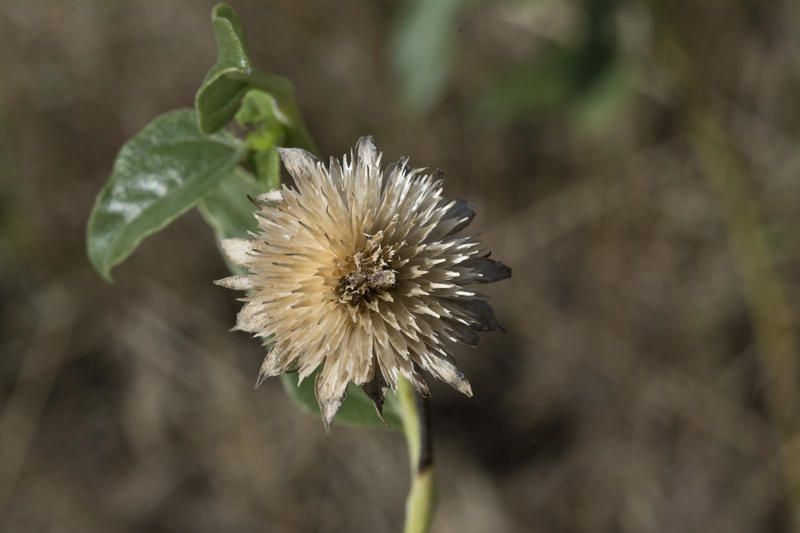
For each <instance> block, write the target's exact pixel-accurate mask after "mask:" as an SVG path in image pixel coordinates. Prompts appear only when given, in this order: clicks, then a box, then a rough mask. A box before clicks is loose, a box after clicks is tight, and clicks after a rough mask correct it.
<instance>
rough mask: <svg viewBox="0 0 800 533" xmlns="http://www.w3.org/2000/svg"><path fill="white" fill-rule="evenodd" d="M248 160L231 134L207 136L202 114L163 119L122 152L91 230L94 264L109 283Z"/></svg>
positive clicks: (89, 240)
mask: <svg viewBox="0 0 800 533" xmlns="http://www.w3.org/2000/svg"><path fill="white" fill-rule="evenodd" d="M246 155H247V149H246V146H245V145H244V144H243V143H241V142H240V141H238V140H236V139H235V138H233V137H232V136H230V135H227V134H216V135H213V136H205V135H203V134H201V133H200V131H199V130H198V129H197V115H196V114H195V112H194V111H191V110H188V109H183V110H178V111H173V112H171V113H167V114H165V115H161V116H160V117H158V118H156V119H155V120H154V121H153V122H151V123H150V124H148V125H147V126H145V128H144V129H143V130H142V131H141V132H139V133H138V134H137V135H136V136H135V137H133V139H131V140H130V141H128V142H127V143H126V144H125V145H124V146H123V147H122V150H120V152H119V155H118V156H117V159H116V161H115V162H114V169H113V171H112V173H111V177H110V178H109V180H108V182H107V183H106V184H105V186H104V187H103V188H102V190H101V191H100V193H99V194H98V196H97V200H96V201H95V205H94V208H93V209H92V214H91V216H90V218H89V224H88V227H87V231H86V245H87V252H88V255H89V260H90V261H91V263H92V265H93V266H94V268H95V269H96V270H97V272H98V273H100V275H101V276H103V277H104V278H105V279H106V280H108V281H111V268H112V267H114V266H115V265H117V264H119V263H121V262H122V261H124V260H125V259H126V258H127V257H128V256H129V255H130V254H131V253H133V251H134V250H135V249H136V247H137V246H138V245H139V243H140V242H141V241H142V239H144V238H145V237H146V236H148V235H150V234H151V233H154V232H156V231H158V230H160V229H162V228H164V227H165V226H166V225H167V224H169V223H170V222H172V221H173V220H175V219H176V218H177V217H179V216H180V215H181V214H183V213H184V212H186V211H187V210H188V209H190V208H191V207H193V206H195V205H196V204H197V203H198V202H199V201H200V200H201V198H203V196H204V195H205V194H206V193H207V192H208V191H210V190H211V189H212V188H213V187H214V186H215V185H217V184H218V183H219V182H220V181H221V180H223V179H224V178H225V177H226V176H228V175H229V174H230V172H231V170H233V168H234V167H235V166H236V165H237V164H238V163H239V162H240V161H241V160H242V159H243V158H244V157H245V156H246Z"/></svg>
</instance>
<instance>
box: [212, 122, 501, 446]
mask: <svg viewBox="0 0 800 533" xmlns="http://www.w3.org/2000/svg"><path fill="white" fill-rule="evenodd" d="M279 152H280V155H281V158H282V159H283V163H284V164H285V165H286V168H287V169H288V171H289V173H291V175H292V176H293V177H294V180H295V183H296V185H297V190H293V189H291V188H288V187H286V186H285V185H284V186H283V187H282V189H281V190H280V191H278V190H274V191H271V192H269V193H267V194H264V195H262V196H260V197H259V198H258V199H257V200H256V201H254V204H256V206H257V208H258V209H257V211H256V217H257V218H258V223H259V229H260V233H259V234H258V235H255V234H254V235H253V238H252V239H226V240H224V241H222V246H223V248H224V250H225V253H226V254H227V255H228V257H230V259H231V260H232V261H233V262H234V263H236V264H238V265H240V266H242V267H245V268H247V269H249V271H250V272H251V273H250V274H247V275H241V276H233V277H230V278H226V279H223V280H220V281H218V282H217V283H218V284H219V285H222V286H224V287H228V288H230V289H237V290H247V291H250V292H249V293H248V294H247V296H245V298H244V301H246V302H247V303H246V304H245V306H244V308H243V309H242V310H241V312H240V313H239V316H238V319H237V323H236V327H235V328H234V329H238V330H242V331H248V332H251V333H254V334H256V335H258V336H260V337H263V338H265V339H266V340H268V341H269V342H273V341H274V345H273V347H272V349H271V350H270V352H269V354H268V355H267V357H266V359H265V360H264V364H263V365H262V366H261V371H260V373H259V376H258V383H257V384H256V386H258V384H260V383H261V382H262V381H263V380H264V379H265V378H267V377H269V376H276V375H278V374H280V373H282V372H286V371H287V370H290V369H295V370H296V371H297V372H298V373H299V379H300V380H302V379H303V378H305V377H307V376H309V375H310V374H311V373H313V372H314V370H315V369H316V368H318V367H319V372H318V373H317V377H316V382H315V391H316V396H317V401H318V402H319V405H320V409H321V411H322V418H323V422H324V423H325V428H326V430H328V432H330V425H331V422H332V420H333V417H334V415H335V414H336V411H337V410H338V409H339V407H340V406H341V405H342V402H343V401H344V398H345V395H346V391H347V385H348V383H349V382H350V381H351V380H352V381H353V382H355V384H356V385H361V386H363V388H364V391H365V392H366V393H367V395H368V396H369V397H370V398H371V399H372V401H373V403H374V404H375V408H376V409H377V411H378V415H379V416H380V414H381V407H382V405H383V401H384V399H385V397H386V392H387V390H388V387H392V389H394V390H396V387H397V379H398V375H402V376H404V377H405V378H406V379H408V380H409V381H410V382H411V383H412V384H413V386H414V388H415V389H416V390H417V391H419V393H420V394H422V395H423V396H429V395H430V393H429V392H428V386H427V385H426V383H425V380H424V379H423V377H422V375H421V374H420V372H419V370H420V368H422V369H425V370H426V371H428V372H429V373H430V374H432V375H433V376H434V377H436V378H438V379H441V380H443V381H446V382H447V383H449V384H451V385H452V386H453V387H455V388H456V389H458V390H459V391H461V392H463V393H464V394H466V395H468V396H471V395H472V388H471V387H470V385H469V382H468V381H467V379H466V378H465V377H464V374H463V373H462V372H461V371H460V370H459V368H458V365H457V364H456V362H455V360H454V359H453V356H452V355H451V353H450V350H449V348H448V346H447V345H446V344H445V341H461V342H463V343H465V344H468V345H470V346H475V345H477V343H478V334H477V333H476V331H497V330H500V331H502V330H503V328H502V327H501V326H500V324H499V323H498V321H497V318H496V316H495V314H494V311H493V310H492V308H491V306H490V305H489V303H488V302H487V301H486V296H484V295H482V294H481V293H479V292H478V291H477V290H475V289H474V288H472V287H468V286H471V285H473V284H479V283H489V282H492V281H497V280H501V279H504V278H507V277H509V276H510V275H511V269H509V268H508V267H506V266H505V265H503V264H502V263H500V262H498V261H494V260H492V259H489V258H488V254H485V253H482V252H481V250H480V249H479V241H478V240H477V239H476V238H475V236H470V235H462V234H460V233H459V232H460V231H461V230H463V229H464V228H465V227H466V226H467V225H468V224H469V223H470V222H471V221H472V218H473V216H474V212H473V210H472V207H471V206H470V205H469V204H467V202H465V201H463V200H451V199H447V198H444V197H442V179H443V174H442V172H441V171H436V172H434V173H433V174H430V175H427V176H425V175H423V173H422V172H423V170H422V169H413V170H412V169H410V168H409V167H408V166H407V164H406V163H407V158H402V159H400V161H398V162H397V163H395V164H393V165H391V166H389V168H388V169H386V171H384V172H381V166H380V163H381V153H380V152H379V151H378V147H377V146H376V145H375V142H374V141H373V140H372V137H362V138H361V139H360V140H359V141H358V144H357V145H356V148H355V155H354V156H353V154H351V157H350V161H348V160H347V157H344V158H343V163H341V164H340V162H339V161H338V160H336V159H334V158H331V162H330V167H329V168H325V166H323V165H322V164H321V163H320V162H319V161H317V159H315V158H314V156H312V155H311V154H309V153H308V152H306V151H304V150H300V149H294V148H291V149H279ZM266 342H267V341H265V343H266Z"/></svg>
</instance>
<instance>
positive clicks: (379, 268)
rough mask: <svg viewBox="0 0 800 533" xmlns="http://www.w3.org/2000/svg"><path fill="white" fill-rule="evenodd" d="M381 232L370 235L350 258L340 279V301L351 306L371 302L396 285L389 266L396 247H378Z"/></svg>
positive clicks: (395, 279) (381, 236)
mask: <svg viewBox="0 0 800 533" xmlns="http://www.w3.org/2000/svg"><path fill="white" fill-rule="evenodd" d="M382 238H383V233H382V232H379V233H378V234H376V235H374V236H372V237H370V238H369V239H368V240H367V244H366V246H365V247H364V250H363V251H361V252H358V253H357V254H355V255H354V256H353V257H352V259H351V260H350V261H347V262H348V263H349V264H350V268H349V272H348V273H347V274H345V275H344V276H342V278H341V279H340V280H339V287H338V294H339V301H340V302H341V303H343V304H348V305H351V306H353V307H355V306H357V305H359V304H360V303H361V302H364V303H366V304H367V305H369V304H372V303H373V302H374V301H375V299H376V298H378V297H380V295H381V294H382V293H384V292H386V291H389V290H391V289H393V288H394V287H395V286H396V285H397V272H395V271H394V270H393V269H392V267H391V264H390V263H391V260H392V256H394V254H395V252H396V251H397V249H396V248H397V247H396V246H381V240H382Z"/></svg>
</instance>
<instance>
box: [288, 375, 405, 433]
mask: <svg viewBox="0 0 800 533" xmlns="http://www.w3.org/2000/svg"><path fill="white" fill-rule="evenodd" d="M316 377H317V373H316V371H315V372H314V373H313V374H311V375H310V376H308V377H307V378H306V379H304V380H303V382H302V383H301V384H300V386H298V385H297V374H281V382H282V383H283V387H284V388H285V389H286V392H287V394H288V395H289V397H290V398H291V399H292V400H294V402H295V403H296V404H297V405H298V406H299V407H300V409H301V410H302V411H303V412H304V413H306V414H309V415H311V416H313V417H315V418H319V419H320V420H322V415H321V414H320V411H319V404H318V403H317V398H316V396H314V379H315V378H316ZM383 418H384V419H385V420H386V422H387V423H388V424H389V426H390V427H391V428H392V429H394V430H396V431H403V421H402V419H401V418H400V406H399V405H398V403H397V400H396V399H395V398H394V396H393V395H392V392H391V391H389V394H387V395H386V401H385V402H384V404H383ZM334 423H336V424H344V425H346V426H359V427H374V428H385V427H386V426H385V425H383V422H381V419H380V418H378V413H376V412H375V406H374V405H372V400H370V399H369V397H367V395H366V393H364V391H363V390H362V389H361V387H359V386H357V385H356V384H354V383H352V382H351V383H350V385H349V386H348V388H347V398H345V400H344V403H343V404H342V407H341V408H339V412H338V413H336V419H335V420H334Z"/></svg>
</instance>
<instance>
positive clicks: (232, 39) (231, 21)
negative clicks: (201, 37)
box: [195, 4, 252, 133]
mask: <svg viewBox="0 0 800 533" xmlns="http://www.w3.org/2000/svg"><path fill="white" fill-rule="evenodd" d="M211 24H212V25H213V26H214V36H215V37H216V39H217V62H216V64H215V65H214V66H213V67H211V70H209V71H208V74H207V75H206V78H205V80H203V83H202V85H200V90H199V91H198V92H197V96H196V99H195V107H196V108H197V112H198V114H199V117H200V130H201V131H202V132H203V133H213V132H215V131H218V130H220V129H222V128H224V127H225V125H226V124H228V122H230V120H231V119H232V118H233V116H234V115H235V114H236V110H237V108H238V106H239V101H240V100H241V99H242V97H243V96H244V95H245V93H246V92H247V91H248V89H249V88H250V83H249V81H248V80H247V79H246V78H245V79H235V78H234V77H232V76H230V74H243V75H245V76H246V75H248V74H250V72H251V71H252V68H251V67H250V57H249V54H248V49H247V42H246V40H245V33H244V28H242V23H241V21H240V20H239V17H238V16H237V15H236V13H235V12H234V11H233V9H231V7H230V6H228V5H226V4H219V5H217V6H216V7H214V9H213V10H212V11H211Z"/></svg>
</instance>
